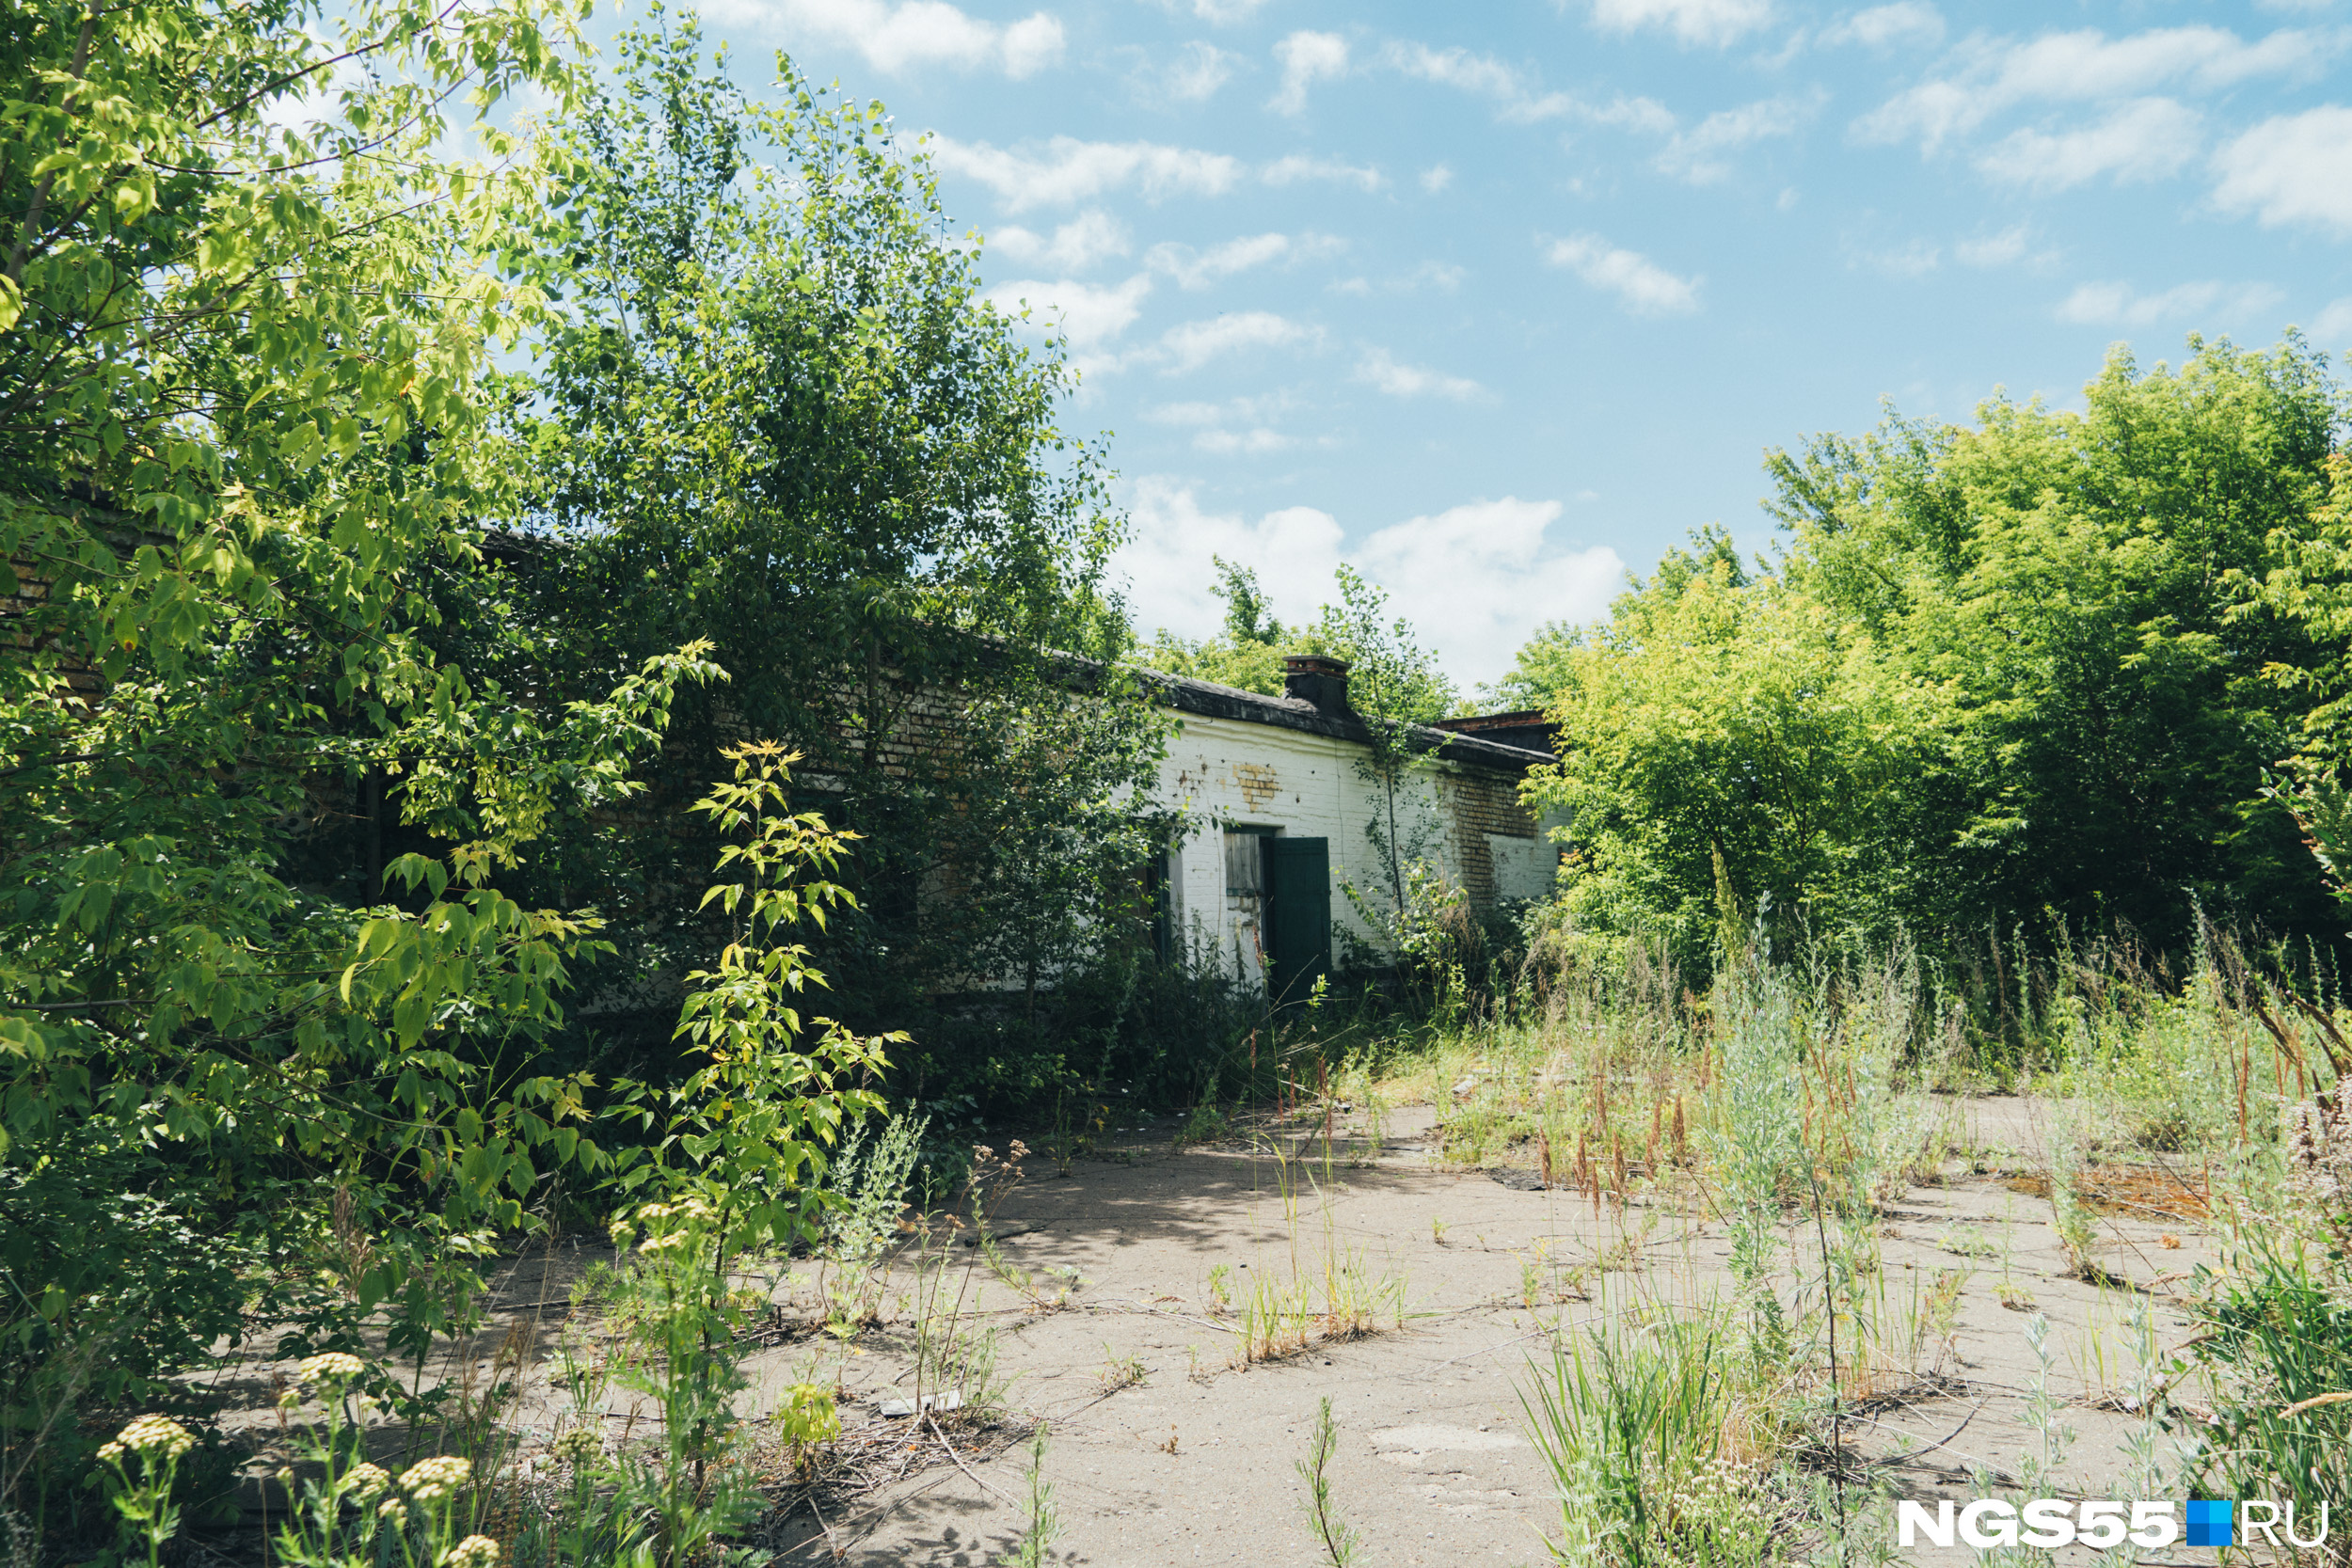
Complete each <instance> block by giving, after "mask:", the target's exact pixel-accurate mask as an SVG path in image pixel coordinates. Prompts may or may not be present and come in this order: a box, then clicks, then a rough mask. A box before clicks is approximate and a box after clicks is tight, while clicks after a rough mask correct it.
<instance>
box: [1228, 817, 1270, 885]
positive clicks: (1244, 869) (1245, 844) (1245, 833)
mask: <svg viewBox="0 0 2352 1568" xmlns="http://www.w3.org/2000/svg"><path fill="white" fill-rule="evenodd" d="M1268 836H1269V835H1268V834H1267V832H1266V830H1265V829H1263V828H1228V829H1226V830H1225V893H1226V895H1227V896H1228V897H1232V898H1256V897H1259V896H1261V895H1263V894H1264V892H1265V841H1266V839H1267V837H1268Z"/></svg>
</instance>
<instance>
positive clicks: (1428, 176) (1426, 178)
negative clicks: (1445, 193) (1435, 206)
mask: <svg viewBox="0 0 2352 1568" xmlns="http://www.w3.org/2000/svg"><path fill="white" fill-rule="evenodd" d="M1452 183H1454V171H1453V170H1452V169H1450V168H1448V167H1446V166H1445V165H1443V164H1432V165H1430V166H1428V167H1427V168H1425V169H1422V171H1421V188H1422V190H1424V191H1427V192H1428V193H1429V194H1430V195H1431V196H1436V195H1437V194H1438V192H1439V191H1442V190H1444V189H1445V188H1446V187H1447V186H1448V185H1451V184H1452Z"/></svg>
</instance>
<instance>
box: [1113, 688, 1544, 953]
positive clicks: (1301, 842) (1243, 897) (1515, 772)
mask: <svg viewBox="0 0 2352 1568" xmlns="http://www.w3.org/2000/svg"><path fill="white" fill-rule="evenodd" d="M1285 664H1286V673H1285V676H1284V686H1285V690H1284V692H1283V694H1282V695H1281V696H1279V697H1269V696H1264V695H1262V694H1261V693H1258V692H1255V691H1242V690H1238V689H1234V688H1232V687H1227V686H1215V685H1212V684H1210V683H1208V682H1206V681H1196V680H1185V679H1181V678H1179V677H1176V676H1171V675H1162V676H1159V677H1157V679H1158V681H1159V682H1161V683H1164V690H1165V696H1166V700H1167V702H1168V705H1170V706H1171V707H1173V708H1174V709H1175V710H1176V711H1177V713H1178V714H1179V715H1180V717H1181V728H1180V731H1179V733H1178V734H1177V736H1175V738H1174V739H1173V740H1172V741H1171V742H1170V743H1169V746H1168V755H1167V757H1166V759H1165V760H1164V761H1163V762H1162V763H1161V765H1160V780H1159V794H1160V799H1161V800H1162V802H1163V803H1164V804H1168V805H1171V806H1176V807H1180V808H1182V809H1183V810H1184V813H1185V815H1186V820H1187V821H1188V822H1189V823H1190V824H1191V825H1192V826H1191V830H1190V832H1189V834H1188V836H1187V837H1185V838H1184V840H1183V841H1182V842H1181V843H1179V844H1177V845H1175V846H1174V847H1171V848H1170V849H1169V850H1168V854H1167V857H1166V863H1165V864H1164V865H1162V866H1159V867H1156V868H1155V880H1157V881H1158V882H1159V884H1160V899H1159V907H1160V911H1161V917H1162V921H1163V926H1164V929H1165V930H1166V932H1167V934H1168V940H1169V941H1170V942H1172V943H1173V944H1174V945H1175V946H1176V947H1177V948H1178V949H1179V950H1181V951H1182V952H1183V953H1184V955H1185V957H1186V958H1188V959H1189V960H1190V961H1193V962H1196V963H1210V964H1214V965H1215V966H1216V968H1218V969H1220V970H1222V971H1223V972H1225V973H1227V974H1233V975H1236V976H1237V977H1239V978H1241V979H1243V980H1245V981H1255V982H1258V983H1261V984H1263V985H1265V986H1267V987H1268V988H1270V989H1271V990H1273V991H1274V993H1275V994H1276V995H1277V996H1279V997H1283V998H1294V997H1295V996H1297V995H1299V994H1302V993H1303V992H1304V991H1305V990H1306V989H1307V988H1308V987H1309V986H1311V984H1312V979H1313V976H1314V975H1316V974H1321V973H1323V972H1325V971H1327V969H1329V968H1330V966H1331V962H1332V958H1333V939H1334V935H1335V933H1337V934H1339V935H1340V936H1341V938H1342V940H1343V941H1344V937H1345V935H1346V934H1347V933H1351V932H1352V933H1353V934H1354V935H1355V936H1357V937H1358V938H1359V939H1364V940H1366V941H1367V942H1369V939H1370V938H1371V935H1372V933H1371V932H1370V930H1369V929H1368V928H1367V927H1366V926H1365V924H1364V922H1363V920H1362V918H1361V916H1360V915H1359V913H1358V911H1357V910H1356V909H1355V907H1354V906H1353V904H1352V903H1351V902H1350V900H1349V899H1348V898H1347V897H1346V896H1345V893H1344V888H1345V886H1346V885H1347V884H1350V883H1352V884H1354V885H1355V886H1357V887H1358V888H1359V889H1361V888H1367V887H1370V886H1373V885H1375V884H1376V883H1377V882H1379V881H1380V880H1381V879H1385V878H1386V876H1387V870H1386V861H1385V859H1384V857H1383V856H1382V855H1381V853H1380V850H1379V847H1378V845H1377V842H1376V841H1375V837H1374V832H1373V826H1372V825H1373V823H1374V822H1375V819H1378V820H1380V821H1382V822H1383V823H1385V821H1386V820H1387V816H1388V813H1389V810H1390V802H1389V800H1388V799H1387V790H1386V786H1385V785H1384V784H1382V783H1381V782H1380V781H1379V779H1378V778H1377V777H1375V772H1374V769H1373V768H1371V766H1370V764H1371V762H1372V760H1373V756H1374V751H1373V744H1372V735H1371V732H1370V730H1369V729H1368V728H1367V727H1366V725H1365V723H1364V721H1363V720H1362V719H1361V718H1359V716H1358V715H1357V713H1356V711H1355V710H1354V709H1353V708H1352V707H1350V706H1349V705H1348V698H1347V668H1348V667H1347V666H1346V665H1345V664H1344V663H1342V662H1341V661H1339V660H1337V659H1330V658H1320V657H1308V656H1294V657H1290V658H1289V659H1287V660H1285ZM1416 740H1417V741H1418V743H1419V744H1418V745H1417V747H1416V750H1417V751H1419V752H1420V753H1421V755H1420V757H1419V759H1418V760H1417V762H1416V763H1415V765H1414V766H1413V767H1412V768H1409V769H1407V770H1406V772H1405V773H1404V775H1403V777H1402V779H1401V781H1400V782H1399V784H1398V788H1397V795H1398V798H1397V801H1396V810H1397V820H1398V831H1397V833H1396V836H1395V841H1396V842H1397V843H1398V844H1400V845H1401V846H1403V847H1406V849H1407V850H1408V851H1409V852H1411V854H1412V855H1413V856H1414V857H1415V858H1418V859H1420V860H1422V861H1423V862H1424V863H1428V864H1429V865H1431V866H1433V867H1435V868H1436V869H1437V870H1438V872H1439V873H1440V874H1441V875H1443V876H1444V877H1445V878H1446V879H1448V880H1449V881H1451V882H1452V883H1454V885H1456V886H1458V887H1459V888H1461V889H1462V890H1463V891H1464V892H1466V893H1467V894H1468V895H1469V897H1470V902H1471V903H1472V904H1473V905H1475V906H1478V907H1480V908H1492V907H1494V906H1495V905H1496V904H1498V903H1502V902H1507V901H1509V900H1513V899H1525V898H1540V897H1543V896H1545V895H1547V894H1549V892H1550V891H1551V886H1552V880H1553V877H1554V875H1555V872H1556V869H1557V866H1558V850H1557V848H1556V847H1555V846H1554V844H1553V843H1552V840H1551V835H1550V829H1551V828H1552V827H1554V826H1555V825H1556V824H1554V823H1552V822H1550V821H1549V820H1540V819H1538V818H1537V817H1536V816H1534V814H1532V813H1531V812H1530V811H1529V810H1528V808H1527V807H1526V806H1525V805H1524V804H1523V803H1521V801H1520V800H1519V784H1520V782H1521V780H1523V779H1524V778H1525V777H1526V775H1527V771H1528V769H1530V768H1534V767H1537V766H1539V765H1541V764H1544V763H1548V762H1549V761H1551V760H1552V758H1551V753H1550V752H1549V750H1548V749H1539V748H1546V747H1548V745H1549V730H1548V728H1547V727H1546V726H1545V724H1544V722H1543V719H1542V716H1541V715H1540V714H1534V713H1511V714H1494V715H1487V716H1483V717H1480V718H1476V719H1460V720H1449V721H1445V722H1444V724H1443V725H1442V726H1440V727H1439V728H1438V729H1434V730H1422V731H1420V732H1418V734H1417V736H1416ZM1383 836H1385V829H1384V830H1383Z"/></svg>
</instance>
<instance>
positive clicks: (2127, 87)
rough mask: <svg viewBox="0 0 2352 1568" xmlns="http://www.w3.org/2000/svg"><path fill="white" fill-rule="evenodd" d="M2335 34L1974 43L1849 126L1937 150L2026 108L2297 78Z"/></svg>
mask: <svg viewBox="0 0 2352 1568" xmlns="http://www.w3.org/2000/svg"><path fill="white" fill-rule="evenodd" d="M2343 43H2344V40H2343V38H2342V37H2341V36H2340V35H2338V34H2335V33H2332V32H2329V33H2320V32H2310V31H2296V30H2293V29H2288V30H2283V31H2280V32H2276V33H2272V34H2270V35H2269V36H2268V37H2266V38H2263V39H2258V40H2254V41H2252V42H2248V41H2247V40H2243V39H2240V38H2239V37H2238V36H2237V35H2236V34H2235V33H2233V32H2231V31H2229V30H2228V29H2227V28H2223V27H2207V26H2196V27H2165V28H2156V29H2153V30H2151V31H2148V32H2144V33H2133V34H2130V35H2128V36H2126V37H2123V38H2118V39H2109V38H2108V37H2107V36H2106V34H2104V33H2101V32H2099V31H2098V30H2097V29H2095V28H2089V27H2086V28H2083V29H2080V30H2079V31H2076V32H2071V33H2048V34H2044V35H2043V36H2042V37H2041V38H2038V39H2035V40H2031V41H2030V42H2026V43H2016V42H2012V41H2010V40H1970V41H1969V42H1968V43H1966V44H1964V45H1963V46H1962V47H1961V49H1960V50H1959V51H1957V54H1956V59H1957V62H1958V69H1957V70H1956V71H1952V72H1950V73H1949V74H1947V75H1944V76H1941V77H1938V78H1935V79H1933V80H1931V81H1927V82H1922V83H1920V84H1919V85H1918V86H1917V87H1911V88H1908V89H1906V90H1905V91H1903V92H1900V93H1898V94H1897V95H1896V96H1895V97H1893V98H1891V99H1889V100H1887V101H1886V103H1883V104H1881V105H1880V106H1879V107H1878V108H1877V109H1875V110H1873V111H1871V112H1870V113H1869V114H1867V115H1866V116H1864V117H1863V118H1862V119H1859V120H1857V121H1856V122H1855V124H1854V131H1855V134H1856V135H1859V136H1861V137H1862V138H1863V139H1864V140H1866V141H1878V142H1895V141H1903V140H1907V139H1909V138H1911V137H1914V136H1916V137H1917V138H1918V140H1919V144H1920V147H1921V150H1924V151H1930V152H1932V151H1934V150H1936V149H1937V148H1938V147H1940V146H1941V145H1943V143H1944V142H1946V141H1947V140H1949V139H1950V138H1952V137H1953V136H1956V135H1963V134H1964V133H1966V132H1970V131H1973V130H1975V129H1976V128H1977V127H1978V126H1979V125H1981V124H1983V123H1984V122H1985V121H1986V120H1987V119H1991V118H1992V117H1993V116H1994V115H1995V114H1998V113H2000V112H2001V111H2002V110H2005V109H2008V108H2011V107H2013V106H2015V105H2017V104H2020V103H2032V102H2046V103H2084V102H2096V101H2098V100H2101V99H2113V98H2130V97H2137V96H2139V95H2142V94H2146V93H2149V92H2152V91H2153V90H2154V89H2155V88H2157V87H2168V86H2169V87H2174V88H2175V89H2176V90H2179V91H2186V92H2212V91H2217V90H2219V89H2221V88H2223V87H2232V86H2234V85H2235V84H2237V83H2239V82H2243V81H2247V80H2249V79H2251V78H2253V77H2257V76H2297V75H2302V74H2305V73H2307V72H2310V71H2313V70H2315V69H2317V68H2318V67H2319V66H2320V65H2321V64H2322V63H2324V62H2325V61H2326V60H2327V58H2328V56H2330V55H2334V54H2335V53H2337V52H2338V51H2339V50H2340V49H2341V48H2342V47H2343Z"/></svg>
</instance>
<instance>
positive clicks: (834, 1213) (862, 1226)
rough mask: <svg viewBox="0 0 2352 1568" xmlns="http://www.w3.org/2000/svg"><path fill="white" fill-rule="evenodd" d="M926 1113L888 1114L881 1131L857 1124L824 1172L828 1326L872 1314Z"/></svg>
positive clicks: (853, 1323)
mask: <svg viewBox="0 0 2352 1568" xmlns="http://www.w3.org/2000/svg"><path fill="white" fill-rule="evenodd" d="M929 1127H930V1117H911V1116H908V1115H905V1114H903V1113H902V1114H899V1115H897V1116H893V1117H891V1118H890V1119H889V1120H888V1121H887V1122H886V1123H885V1124H884V1125H883V1127H882V1131H881V1132H879V1133H876V1134H873V1135H872V1136H870V1137H869V1136H868V1127H867V1125H866V1124H861V1125H859V1126H858V1127H857V1128H856V1129H855V1130H853V1131H852V1132H850V1135H849V1138H848V1139H847V1140H846V1141H845V1142H844V1143H843V1144H842V1146H841V1148H840V1151H839V1152H838V1153H837V1154H836V1155H835V1156H834V1160H833V1162H832V1166H831V1168H830V1169H829V1170H828V1171H827V1172H826V1173H825V1193H826V1196H827V1197H828V1198H829V1200H830V1202H831V1205H832V1207H831V1209H830V1212H828V1213H827V1214H826V1216H825V1240H824V1254H825V1262H826V1265H827V1268H828V1274H827V1276H826V1281H825V1298H826V1303H827V1308H828V1315H829V1326H830V1327H832V1328H833V1330H834V1333H836V1334H839V1335H842V1336H843V1337H845V1338H846V1337H847V1336H848V1335H850V1334H852V1333H855V1332H856V1330H857V1329H858V1328H859V1327H860V1326H862V1325H863V1324H865V1323H867V1322H870V1321H871V1320H872V1319H873V1318H874V1317H875V1316H876V1315H877V1311H878V1309H879V1307H880V1303H881V1299H882V1289H883V1281H882V1278H881V1277H880V1275H878V1274H877V1273H876V1270H875V1265H876V1264H877V1263H878V1262H879V1261H880V1260H881V1259H882V1254H883V1252H884V1251H885V1250H886V1249H887V1248H888V1247H889V1246H890V1244H891V1243H893V1242H895V1241H897V1240H898V1215H899V1212H900V1211H902V1210H903V1209H904V1208H905V1207H906V1195H907V1184H908V1181H909V1180H910V1178H911V1177H912V1176H913V1174H914V1164H915V1160H916V1158H917V1157H918V1156H919V1155H920V1154H921V1152H922V1144H923V1133H924V1132H925V1131H926V1130H927V1129H928V1128H929Z"/></svg>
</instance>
